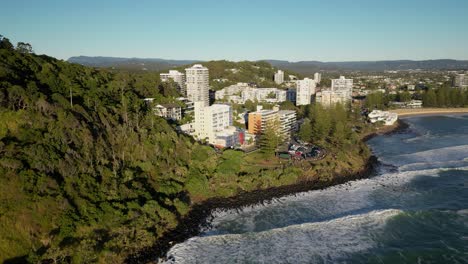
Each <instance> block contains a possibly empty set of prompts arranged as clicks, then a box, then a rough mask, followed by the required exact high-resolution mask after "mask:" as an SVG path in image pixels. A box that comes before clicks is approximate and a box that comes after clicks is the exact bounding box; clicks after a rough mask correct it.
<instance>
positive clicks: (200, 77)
mask: <svg viewBox="0 0 468 264" xmlns="http://www.w3.org/2000/svg"><path fill="white" fill-rule="evenodd" d="M208 72H209V71H208V68H206V67H203V65H201V64H195V65H193V66H192V67H190V68H187V69H185V73H186V78H187V82H186V89H187V98H188V99H189V100H190V101H192V102H194V103H195V102H203V103H204V105H205V106H208V105H209V103H210V101H209V89H210V87H209V73H208Z"/></svg>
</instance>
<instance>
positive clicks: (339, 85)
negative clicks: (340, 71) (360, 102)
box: [331, 76, 353, 94]
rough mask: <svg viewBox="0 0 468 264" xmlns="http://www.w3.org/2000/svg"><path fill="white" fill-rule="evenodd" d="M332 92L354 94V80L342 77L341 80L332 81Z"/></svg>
mask: <svg viewBox="0 0 468 264" xmlns="http://www.w3.org/2000/svg"><path fill="white" fill-rule="evenodd" d="M331 81H332V82H331V89H332V91H348V92H349V93H350V94H352V93H353V79H346V78H345V77H344V76H340V78H339V79H332V80H331Z"/></svg>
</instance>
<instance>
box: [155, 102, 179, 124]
mask: <svg viewBox="0 0 468 264" xmlns="http://www.w3.org/2000/svg"><path fill="white" fill-rule="evenodd" d="M154 111H155V113H156V115H158V116H160V117H163V118H166V119H171V120H180V119H182V109H181V107H180V106H179V105H177V104H158V105H156V106H155V107H154Z"/></svg>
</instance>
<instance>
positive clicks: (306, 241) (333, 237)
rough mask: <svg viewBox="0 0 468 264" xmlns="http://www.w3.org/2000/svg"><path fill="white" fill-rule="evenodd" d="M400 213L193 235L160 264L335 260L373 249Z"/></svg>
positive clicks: (384, 213) (175, 247)
mask: <svg viewBox="0 0 468 264" xmlns="http://www.w3.org/2000/svg"><path fill="white" fill-rule="evenodd" d="M400 213H401V211H400V210H393V209H390V210H381V211H372V212H369V213H366V214H362V215H351V216H345V217H342V218H337V219H332V220H330V221H324V222H316V223H306V224H301V225H294V226H288V227H284V228H278V229H272V230H268V231H264V232H258V233H244V234H230V235H219V236H209V237H194V238H191V239H189V240H188V241H186V242H185V243H182V244H178V245H176V246H174V247H173V248H172V249H171V250H170V251H169V253H168V255H167V256H168V258H169V260H168V261H167V262H165V263H181V264H182V263H310V262H330V261H331V262H335V261H339V260H340V259H342V258H343V257H346V255H348V254H352V253H356V252H361V251H365V250H368V249H370V248H372V247H373V246H374V245H375V243H376V242H375V241H373V240H372V237H373V236H374V234H376V233H379V231H380V230H381V229H382V228H383V227H385V223H386V222H387V221H388V219H389V218H391V217H394V216H396V215H398V214H400ZM337 248H339V249H340V250H335V249H337ZM221 252H222V253H221ZM220 253H221V254H220Z"/></svg>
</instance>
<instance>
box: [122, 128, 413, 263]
mask: <svg viewBox="0 0 468 264" xmlns="http://www.w3.org/2000/svg"><path fill="white" fill-rule="evenodd" d="M407 127H408V125H407V124H406V123H405V122H403V121H401V120H399V121H398V123H397V125H396V126H392V127H389V128H387V129H383V130H380V131H376V132H373V133H371V134H369V135H366V136H364V137H363V139H362V140H363V141H368V140H370V139H371V138H373V137H375V136H378V135H384V134H391V133H396V132H399V131H401V130H404V129H406V128H407ZM378 164H379V161H378V159H377V157H375V156H370V157H369V159H368V160H367V162H366V165H365V166H364V168H361V169H360V170H359V171H357V172H348V173H344V174H341V175H337V176H335V177H333V179H332V180H331V181H319V180H312V181H306V182H298V183H295V184H293V185H287V186H281V187H273V188H269V189H263V190H255V191H251V192H243V193H239V194H238V195H236V196H233V197H228V198H211V199H208V200H206V201H204V202H202V203H200V204H195V205H194V206H193V207H192V208H191V210H190V212H189V213H188V214H187V215H186V216H185V217H184V219H182V221H181V222H180V224H179V225H178V226H177V227H176V228H175V229H173V230H171V231H169V232H167V233H166V234H165V235H164V236H163V237H162V238H160V239H159V240H158V242H157V243H156V244H154V245H153V246H151V247H148V248H144V249H142V250H141V251H140V252H138V253H136V254H133V255H130V256H129V257H128V258H127V259H126V263H148V262H156V261H157V260H158V259H160V258H164V257H165V256H166V254H167V252H168V251H169V250H170V248H171V247H172V246H173V245H175V244H178V243H181V242H183V241H185V240H187V239H189V238H190V237H194V236H197V235H199V234H200V228H201V227H204V226H207V225H208V219H209V217H210V216H211V215H212V212H213V211H214V210H216V209H217V210H228V209H235V208H242V207H246V206H250V205H254V204H258V203H268V202H269V201H271V200H272V199H275V198H279V197H282V196H287V195H293V194H296V193H301V192H307V191H312V190H321V189H324V188H328V187H331V186H335V185H339V184H344V183H346V182H349V181H354V180H359V179H363V178H369V177H370V176H372V175H373V173H374V171H375V169H376V168H377V165H378Z"/></svg>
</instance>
